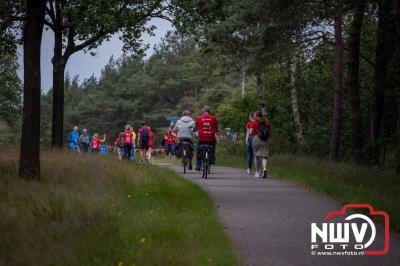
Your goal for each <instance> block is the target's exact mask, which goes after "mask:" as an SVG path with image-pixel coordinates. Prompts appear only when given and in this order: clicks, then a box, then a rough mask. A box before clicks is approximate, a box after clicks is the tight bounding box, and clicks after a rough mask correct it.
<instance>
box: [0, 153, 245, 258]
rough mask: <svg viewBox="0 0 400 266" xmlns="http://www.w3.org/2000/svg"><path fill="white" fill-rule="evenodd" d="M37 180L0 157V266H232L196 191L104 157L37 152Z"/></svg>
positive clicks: (150, 169)
mask: <svg viewBox="0 0 400 266" xmlns="http://www.w3.org/2000/svg"><path fill="white" fill-rule="evenodd" d="M41 159H42V180H41V181H40V182H36V181H31V182H24V181H23V180H22V179H19V178H18V177H17V171H16V169H17V154H16V153H13V152H1V153H0V176H1V178H0V217H1V219H0V236H1V241H0V265H80V266H81V265H119V266H121V265H138V266H140V265H238V264H239V260H238V259H237V257H236V255H235V253H234V250H233V248H232V246H231V244H230V242H229V240H228V239H227V237H226V234H225V232H224V229H223V226H222V225H221V224H220V222H219V221H218V218H217V215H216V211H215V209H214V205H213V204H212V202H211V200H210V199H209V198H208V197H207V195H206V194H205V193H204V192H203V191H202V190H201V189H200V188H199V187H198V186H196V185H194V184H192V183H190V182H189V181H186V180H184V179H183V178H181V177H178V176H177V175H175V174H174V173H173V172H172V171H169V170H166V169H161V168H159V167H155V166H142V165H138V164H133V163H126V162H119V161H118V160H116V159H115V158H114V157H109V156H97V157H93V156H77V155H76V154H71V153H44V154H43V155H42V158H41Z"/></svg>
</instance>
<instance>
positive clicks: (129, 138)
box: [122, 125, 135, 160]
mask: <svg viewBox="0 0 400 266" xmlns="http://www.w3.org/2000/svg"><path fill="white" fill-rule="evenodd" d="M134 139H135V136H134V133H133V131H132V128H131V127H130V126H129V125H126V126H125V132H124V133H123V134H122V143H123V148H124V155H123V159H124V160H130V159H131V156H132V145H133V141H134Z"/></svg>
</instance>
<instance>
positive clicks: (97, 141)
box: [91, 133, 106, 153]
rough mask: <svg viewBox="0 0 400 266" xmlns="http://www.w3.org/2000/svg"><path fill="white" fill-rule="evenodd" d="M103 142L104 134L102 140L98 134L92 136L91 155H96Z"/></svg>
mask: <svg viewBox="0 0 400 266" xmlns="http://www.w3.org/2000/svg"><path fill="white" fill-rule="evenodd" d="M105 141H106V134H104V135H103V138H102V139H100V138H99V134H97V133H95V134H94V135H93V138H92V143H91V146H92V151H93V153H98V152H99V148H100V146H101V144H102V143H104V142H105Z"/></svg>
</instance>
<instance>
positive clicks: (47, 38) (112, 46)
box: [18, 19, 172, 92]
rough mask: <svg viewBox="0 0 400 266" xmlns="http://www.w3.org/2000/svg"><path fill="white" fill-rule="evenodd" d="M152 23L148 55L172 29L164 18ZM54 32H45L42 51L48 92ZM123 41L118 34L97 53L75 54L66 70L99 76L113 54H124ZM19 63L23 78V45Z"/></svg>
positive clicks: (147, 39)
mask: <svg viewBox="0 0 400 266" xmlns="http://www.w3.org/2000/svg"><path fill="white" fill-rule="evenodd" d="M150 23H151V24H153V25H155V26H156V27H157V29H156V30H155V31H154V33H155V36H149V35H148V34H145V35H143V37H142V38H143V40H144V43H145V44H150V48H149V49H148V50H147V52H146V54H147V56H149V55H151V54H152V53H153V46H154V45H155V44H159V43H160V41H161V38H163V37H164V36H165V34H166V33H167V31H169V30H172V26H171V24H170V23H169V22H167V21H165V20H162V19H152V20H151V21H150ZM53 42H54V38H53V32H52V31H50V30H48V31H46V30H45V31H44V32H43V39H42V51H41V70H42V73H41V75H42V92H47V91H48V90H49V89H50V88H51V86H52V71H53V70H52V65H51V58H52V54H53V46H54V45H53ZM122 46H123V44H122V42H121V41H120V40H119V39H118V37H117V36H113V37H112V38H111V39H110V41H108V42H104V43H103V44H102V45H101V46H100V47H98V48H97V55H96V56H91V55H90V54H89V53H86V54H85V53H84V52H83V51H80V52H77V53H75V54H73V55H72V56H71V57H70V59H69V60H68V63H67V67H66V72H69V75H70V76H71V77H73V76H75V75H79V80H80V81H83V79H85V78H89V77H90V76H92V75H93V74H94V75H95V76H96V77H99V75H100V73H101V70H102V69H103V67H104V66H105V65H106V64H107V63H108V60H109V59H110V56H111V55H113V56H114V59H116V58H118V57H120V56H121V55H122ZM18 61H19V63H20V69H19V71H18V75H19V77H20V78H21V80H22V77H23V64H22V47H19V60H18Z"/></svg>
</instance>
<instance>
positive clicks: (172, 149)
mask: <svg viewBox="0 0 400 266" xmlns="http://www.w3.org/2000/svg"><path fill="white" fill-rule="evenodd" d="M170 152H171V155H172V156H175V144H166V145H165V154H166V155H167V156H168V155H169V153H170Z"/></svg>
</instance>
